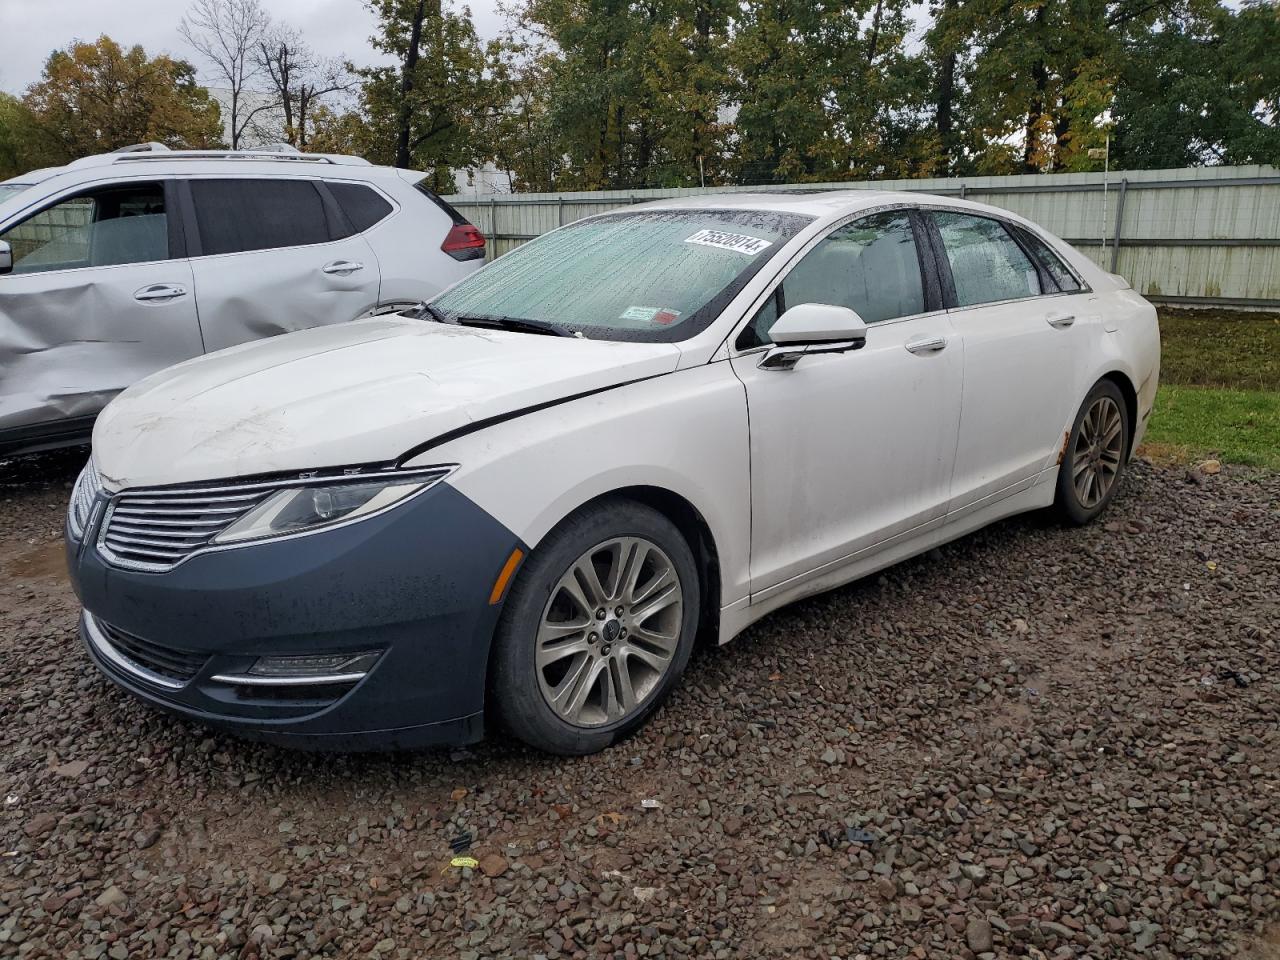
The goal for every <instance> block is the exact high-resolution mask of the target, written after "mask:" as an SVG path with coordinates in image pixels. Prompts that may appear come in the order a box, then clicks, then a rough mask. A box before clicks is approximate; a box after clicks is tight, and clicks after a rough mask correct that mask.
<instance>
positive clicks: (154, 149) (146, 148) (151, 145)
mask: <svg viewBox="0 0 1280 960" xmlns="http://www.w3.org/2000/svg"><path fill="white" fill-rule="evenodd" d="M111 153H169V148H168V147H166V146H165V145H164V144H163V143H156V142H155V141H154V140H151V141H149V142H147V143H131V144H129V146H127V147H119V148H117V149H115V150H112V151H111Z"/></svg>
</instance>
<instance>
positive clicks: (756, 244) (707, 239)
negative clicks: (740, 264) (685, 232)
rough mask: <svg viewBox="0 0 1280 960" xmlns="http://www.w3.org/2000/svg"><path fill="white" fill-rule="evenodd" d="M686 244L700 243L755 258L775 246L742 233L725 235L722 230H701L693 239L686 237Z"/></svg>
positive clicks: (770, 242)
mask: <svg viewBox="0 0 1280 960" xmlns="http://www.w3.org/2000/svg"><path fill="white" fill-rule="evenodd" d="M684 242H685V243H699V244H701V245H702V246H704V247H716V248H718V249H720V250H732V251H733V252H734V253H744V254H746V255H747V256H748V257H754V256H755V255H756V254H757V253H759V252H760V251H761V250H765V249H767V248H769V247H771V246H772V245H773V243H772V241H770V240H759V239H757V238H756V237H747V236H743V235H742V234H740V233H725V232H723V231H721V230H699V231H698V232H697V233H695V234H694V235H693V236H692V237H686V238H685V241H684Z"/></svg>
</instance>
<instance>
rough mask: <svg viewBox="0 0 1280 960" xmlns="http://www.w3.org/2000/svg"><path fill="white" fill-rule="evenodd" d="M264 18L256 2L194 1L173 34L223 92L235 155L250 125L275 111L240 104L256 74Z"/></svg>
mask: <svg viewBox="0 0 1280 960" xmlns="http://www.w3.org/2000/svg"><path fill="white" fill-rule="evenodd" d="M270 22H271V21H270V17H269V16H268V15H267V13H266V11H265V10H263V9H262V7H261V6H260V5H259V3H258V0H194V2H193V3H192V4H191V8H190V9H189V10H188V11H187V14H186V15H185V16H184V17H183V18H182V21H181V23H179V24H178V32H179V33H180V34H182V36H183V38H184V39H185V40H186V41H187V43H189V44H191V46H192V47H193V48H194V49H195V51H196V52H197V53H199V54H200V56H201V57H203V58H204V59H205V61H206V62H207V63H208V64H209V66H210V68H211V73H212V75H213V77H214V78H215V79H216V80H217V81H218V82H220V83H224V84H226V89H227V91H228V113H229V118H228V119H229V121H230V123H229V127H228V129H229V132H230V134H231V149H233V150H238V149H239V148H240V141H241V139H242V138H243V137H244V134H245V131H246V130H247V129H248V128H249V125H250V123H252V121H253V120H254V118H255V117H257V116H258V115H260V114H262V113H264V112H266V111H270V110H274V109H278V107H279V104H278V103H276V102H275V101H270V102H257V103H246V102H245V99H246V98H245V94H246V92H249V91H251V90H252V88H253V83H254V81H255V80H257V79H258V78H259V76H260V75H261V73H262V65H261V63H260V61H259V59H258V54H259V51H260V47H261V44H262V42H263V41H264V40H265V38H266V36H267V30H268V28H269V26H270Z"/></svg>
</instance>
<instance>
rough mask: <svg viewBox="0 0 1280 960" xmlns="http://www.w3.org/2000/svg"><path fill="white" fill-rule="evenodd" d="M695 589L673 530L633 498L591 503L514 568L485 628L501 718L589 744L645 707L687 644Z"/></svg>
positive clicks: (567, 748) (551, 740)
mask: <svg viewBox="0 0 1280 960" xmlns="http://www.w3.org/2000/svg"><path fill="white" fill-rule="evenodd" d="M699 604H700V593H699V583H698V572H697V564H696V562H695V561H694V557H693V551H692V550H691V549H690V547H689V544H688V542H687V541H686V540H685V538H684V536H683V535H682V534H681V533H680V531H679V529H677V528H676V526H675V525H674V524H673V523H672V522H671V521H670V520H668V519H667V518H666V517H665V516H663V515H662V514H660V513H658V512H657V511H656V510H653V509H652V508H650V507H647V506H645V505H643V504H640V503H636V502H634V501H631V500H626V499H622V498H618V499H612V500H608V501H604V502H601V503H598V504H595V505H593V506H591V507H588V508H586V509H585V510H583V511H581V512H579V513H577V514H575V515H574V516H572V517H570V518H569V519H568V520H566V521H564V522H563V523H562V524H561V525H560V526H559V527H557V528H556V529H555V530H553V531H552V532H551V533H550V534H548V535H547V537H546V539H545V540H543V542H542V543H541V544H539V545H538V547H537V549H536V550H534V551H533V553H532V554H531V555H530V557H529V560H528V561H527V563H526V564H525V566H524V568H523V569H522V570H521V571H520V574H519V576H518V577H517V579H516V582H515V584H514V585H513V586H512V588H511V593H510V595H509V596H508V598H507V603H506V606H505V608H504V609H503V613H502V617H501V619H500V621H499V625H498V633H497V637H496V639H495V649H494V656H493V671H492V682H491V693H492V696H493V702H494V706H495V709H496V712H497V714H498V717H499V719H500V720H501V721H502V723H503V725H504V726H506V727H507V729H509V730H510V731H511V732H512V733H514V734H515V735H516V736H517V737H519V738H520V739H521V740H523V741H524V742H525V743H527V744H529V745H530V746H532V747H536V748H537V749H539V750H544V751H546V752H548V753H555V754H562V755H581V754H587V753H595V752H596V751H598V750H603V749H604V748H605V747H608V746H610V745H611V744H613V743H615V742H617V741H618V740H620V739H622V738H624V737H626V736H627V735H629V734H630V733H632V732H633V731H634V730H636V729H637V728H638V727H639V726H640V725H641V724H643V723H644V722H645V720H647V719H648V718H649V716H650V715H651V714H652V713H653V711H654V710H656V709H657V707H658V705H659V704H660V703H661V702H662V700H663V699H665V697H666V696H667V694H668V693H670V691H671V689H672V688H673V687H674V686H675V684H676V683H677V682H678V681H679V679H680V676H681V674H682V673H683V672H684V668H685V665H686V664H687V663H688V660H689V654H690V652H691V651H692V649H693V640H694V634H695V632H696V631H697V625H698V620H699Z"/></svg>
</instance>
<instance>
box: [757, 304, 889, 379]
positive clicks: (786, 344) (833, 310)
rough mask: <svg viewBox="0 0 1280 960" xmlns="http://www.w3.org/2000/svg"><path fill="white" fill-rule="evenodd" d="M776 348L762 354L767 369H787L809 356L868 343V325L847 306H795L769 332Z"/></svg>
mask: <svg viewBox="0 0 1280 960" xmlns="http://www.w3.org/2000/svg"><path fill="white" fill-rule="evenodd" d="M769 337H770V339H772V340H773V342H774V344H775V346H774V348H773V349H772V350H770V351H769V352H768V353H766V354H765V355H764V359H762V360H761V361H760V366H761V367H762V368H764V369H766V370H790V369H791V368H792V367H794V366H795V365H796V363H798V362H799V360H800V358H801V357H803V356H805V355H806V354H811V353H844V352H845V351H847V350H858V349H860V348H861V347H862V346H864V345H865V344H866V342H867V325H866V323H864V322H863V320H862V318H861V317H860V316H858V314H857V313H856V312H855V311H853V310H850V309H849V308H848V307H837V306H835V305H833V304H830V303H798V304H796V305H795V306H794V307H792V308H791V309H789V310H788V311H787V312H786V313H784V314H783V315H782V316H780V317H779V318H778V320H777V322H776V323H774V325H773V326H772V327H771V328H770V330H769Z"/></svg>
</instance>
